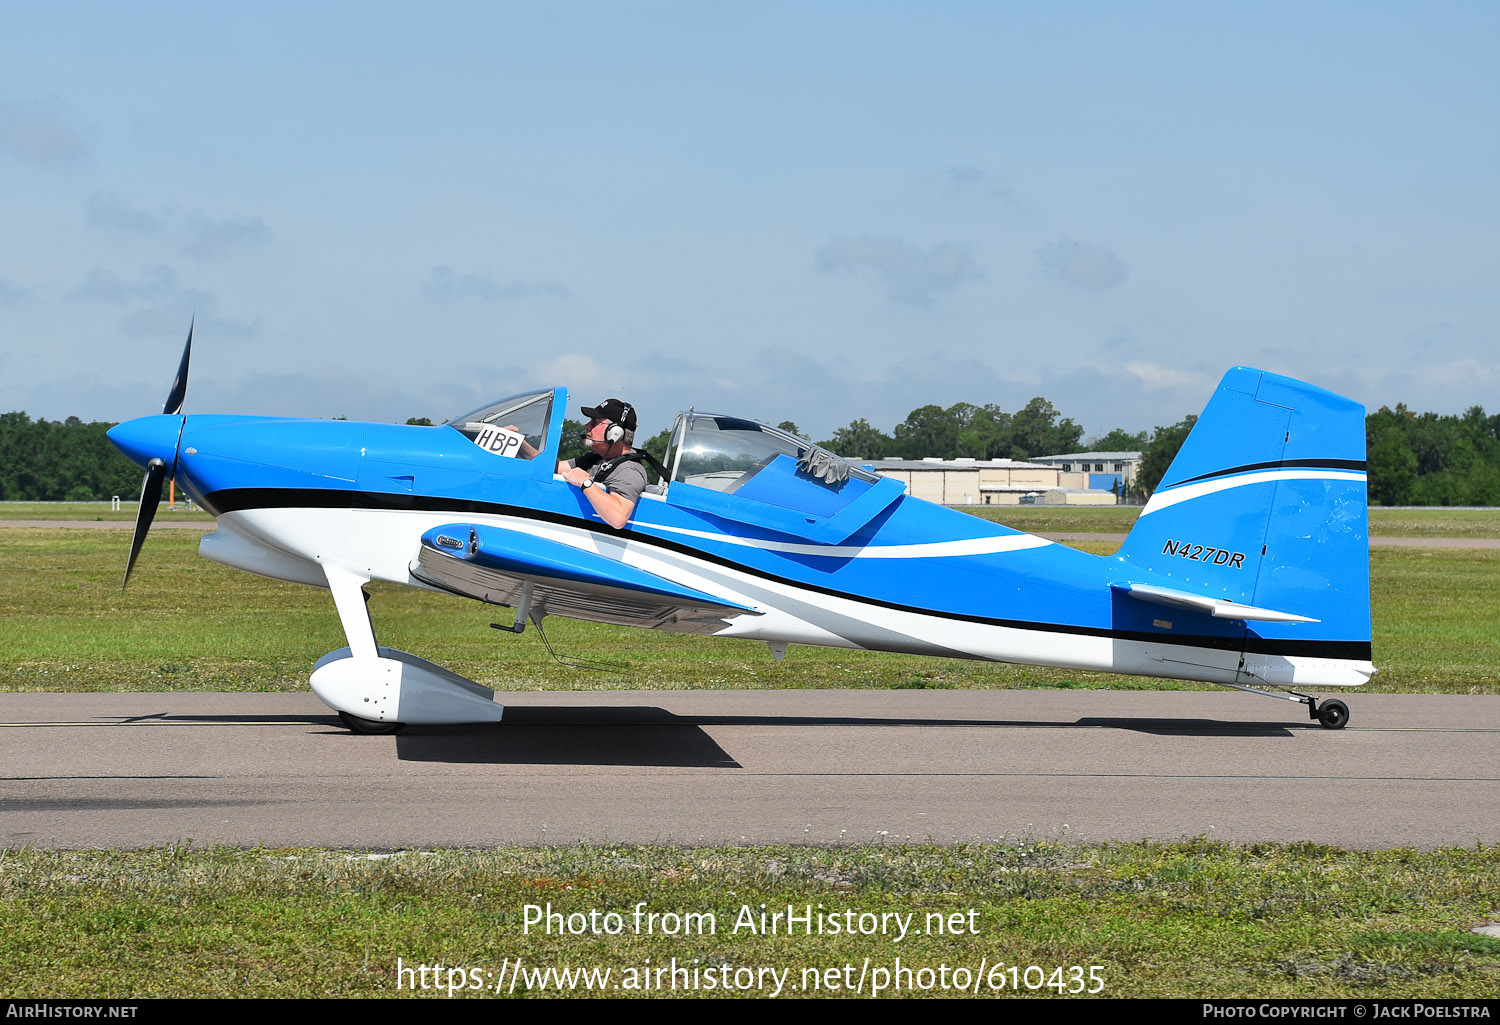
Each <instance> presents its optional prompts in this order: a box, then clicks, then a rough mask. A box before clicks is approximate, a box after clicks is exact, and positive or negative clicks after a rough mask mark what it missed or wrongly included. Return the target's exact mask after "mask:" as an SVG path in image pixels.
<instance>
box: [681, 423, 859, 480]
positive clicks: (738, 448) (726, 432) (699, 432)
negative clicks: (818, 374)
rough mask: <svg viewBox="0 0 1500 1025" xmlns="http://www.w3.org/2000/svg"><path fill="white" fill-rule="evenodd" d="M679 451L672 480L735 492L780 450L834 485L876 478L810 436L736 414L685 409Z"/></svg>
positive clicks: (805, 471) (811, 474)
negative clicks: (719, 413) (851, 478)
mask: <svg viewBox="0 0 1500 1025" xmlns="http://www.w3.org/2000/svg"><path fill="white" fill-rule="evenodd" d="M672 440H673V443H674V445H675V447H676V451H675V453H670V454H669V455H668V465H669V466H671V467H672V479H673V480H674V481H682V482H683V483H685V484H692V485H695V486H697V487H700V488H709V489H710V490H713V491H722V492H725V493H733V492H735V491H737V490H739V488H740V487H741V486H743V485H744V484H745V483H746V482H747V481H748V480H749V479H750V478H751V477H753V476H755V474H756V473H758V472H760V470H762V469H763V468H765V467H766V466H768V465H770V463H771V462H772V461H773V460H774V459H775V458H776V457H777V456H778V455H786V456H789V457H790V458H792V459H793V460H795V461H796V464H797V470H798V471H799V473H800V474H803V475H805V476H807V477H810V478H813V479H816V480H819V481H822V482H823V483H824V484H827V485H831V486H838V485H842V484H843V483H844V481H846V480H848V479H849V478H850V477H854V478H855V479H857V480H863V481H866V482H873V481H874V480H875V479H876V478H875V476H874V475H873V474H871V473H869V472H868V471H865V470H862V469H860V468H859V467H857V466H854V465H853V464H851V463H848V462H846V461H845V460H843V459H840V458H839V457H838V456H836V455H834V454H833V453H831V452H828V451H825V450H824V449H821V448H818V447H817V446H816V445H814V444H812V442H810V441H804V440H802V439H801V438H798V437H795V436H794V435H791V434H788V433H786V432H785V431H781V430H778V429H777V428H775V427H767V426H766V425H765V424H761V423H756V422H755V421H754V420H742V419H740V418H739V417H733V416H716V415H713V414H708V413H684V414H682V415H681V416H680V417H678V420H677V426H676V427H675V428H674V430H673V431H672Z"/></svg>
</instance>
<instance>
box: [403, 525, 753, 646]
mask: <svg viewBox="0 0 1500 1025" xmlns="http://www.w3.org/2000/svg"><path fill="white" fill-rule="evenodd" d="M608 547H609V549H610V550H608V551H605V552H601V551H599V550H597V549H586V548H575V547H574V546H572V545H567V544H563V543H561V542H558V541H552V540H549V539H547V538H542V537H537V536H535V535H533V534H527V533H524V532H522V531H519V530H510V529H508V528H505V527H496V526H490V525H486V524H474V523H450V524H446V525H444V526H441V527H436V528H434V529H433V530H429V531H428V532H427V533H425V534H423V535H422V546H421V548H420V550H419V551H418V552H417V557H416V558H415V559H414V560H412V563H411V572H412V575H413V576H415V577H416V578H417V579H418V580H421V581H422V582H423V583H426V584H430V585H432V586H433V587H440V588H442V589H443V590H445V591H452V592H453V593H454V594H461V595H465V596H467V597H469V598H478V599H479V600H480V601H486V602H490V603H491V604H494V605H509V606H514V605H516V604H517V602H518V601H519V600H520V596H521V589H522V588H523V587H524V586H525V585H526V584H527V583H530V584H531V585H532V592H531V607H532V608H533V609H535V610H537V611H539V612H541V613H542V614H543V615H551V616H568V617H570V618H573V619H587V620H592V621H593V622H596V623H614V624H617V625H620V626H644V627H651V628H657V629H664V630H673V631H676V632H679V633H699V634H711V633H718V632H719V631H720V630H723V629H724V626H725V623H727V622H728V621H729V620H731V619H734V618H735V617H737V616H758V615H760V613H759V612H757V611H756V610H755V609H752V608H750V607H748V606H745V605H740V604H737V603H735V602H730V601H725V600H723V599H720V598H716V597H714V596H713V595H710V594H705V593H704V592H702V591H698V590H695V589H693V588H690V587H684V586H683V585H681V584H678V583H675V582H673V581H671V580H668V579H666V578H665V577H662V576H658V575H657V574H655V573H651V572H648V571H646V570H643V569H640V568H638V567H635V566H631V565H628V564H627V563H625V562H623V561H621V556H622V555H623V554H624V552H625V546H624V545H623V544H621V545H611V546H608Z"/></svg>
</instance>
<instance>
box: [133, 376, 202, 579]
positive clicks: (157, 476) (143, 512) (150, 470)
mask: <svg viewBox="0 0 1500 1025" xmlns="http://www.w3.org/2000/svg"><path fill="white" fill-rule="evenodd" d="M184 362H186V361H185V360H184ZM166 479H167V464H166V463H164V462H162V461H161V460H160V459H153V460H151V461H150V462H149V463H147V464H146V476H145V477H144V478H143V479H142V480H141V507H140V509H139V510H137V511H136V514H135V537H133V538H131V540H130V561H129V562H127V563H126V564H125V579H124V580H123V581H121V582H120V590H122V591H123V590H125V585H126V584H128V583H130V571H131V570H133V569H135V557H136V556H137V555H140V554H141V545H143V544H144V543H145V541H146V531H148V530H150V529H151V521H152V520H154V519H156V507H157V506H158V505H160V504H161V486H162V483H163V482H164V481H165V480H166Z"/></svg>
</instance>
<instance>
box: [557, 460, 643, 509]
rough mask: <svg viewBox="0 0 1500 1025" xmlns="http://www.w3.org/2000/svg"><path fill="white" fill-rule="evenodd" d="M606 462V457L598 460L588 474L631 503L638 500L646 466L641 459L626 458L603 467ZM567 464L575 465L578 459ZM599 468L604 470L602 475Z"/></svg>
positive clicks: (612, 492)
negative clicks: (610, 465)
mask: <svg viewBox="0 0 1500 1025" xmlns="http://www.w3.org/2000/svg"><path fill="white" fill-rule="evenodd" d="M608 464H609V460H607V459H606V460H603V461H602V462H599V463H598V464H596V465H595V466H594V467H593V468H592V469H591V470H589V476H590V477H592V478H593V479H594V480H596V481H598V482H599V483H600V484H603V485H604V486H605V487H606V488H608V489H609V492H610V494H612V495H620V496H622V497H623V498H625V499H626V500H627V501H629V502H630V503H631V504H632V505H634V504H635V503H636V502H638V501H640V498H641V492H642V491H645V490H646V468H645V467H644V466H642V465H641V461H640V460H639V459H627V460H625V461H623V462H619V463H616V464H615V465H614V466H613V467H610V468H609V469H605V468H606V467H607V466H608ZM568 465H569V466H577V465H578V460H576V459H570V460H568ZM600 470H604V471H605V472H604V473H603V475H601V474H600V472H599V471H600Z"/></svg>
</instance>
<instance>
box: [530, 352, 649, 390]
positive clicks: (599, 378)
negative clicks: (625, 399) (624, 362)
mask: <svg viewBox="0 0 1500 1025" xmlns="http://www.w3.org/2000/svg"><path fill="white" fill-rule="evenodd" d="M526 372H527V373H528V374H529V375H530V376H531V379H532V380H533V381H535V382H536V383H537V384H538V385H549V384H550V385H559V384H561V385H566V386H567V387H568V388H570V389H571V390H572V391H573V392H574V395H573V397H574V398H575V399H584V401H587V402H593V401H594V400H593V399H587V398H584V396H582V395H580V394H578V393H580V392H588V393H589V394H592V393H594V392H596V391H599V390H600V389H603V390H606V391H607V390H609V389H610V388H614V389H616V390H617V391H628V390H629V385H630V382H629V380H628V379H625V375H623V374H622V373H621V372H620V371H619V370H617V369H615V368H614V367H605V366H601V365H600V364H599V361H598V360H596V359H594V357H592V356H590V355H588V354H587V353H578V352H574V353H567V354H565V355H562V356H557V357H555V358H553V359H549V360H543V361H542V362H540V363H533V364H531V365H530V366H528V367H527V368H526ZM611 394H613V393H611Z"/></svg>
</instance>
